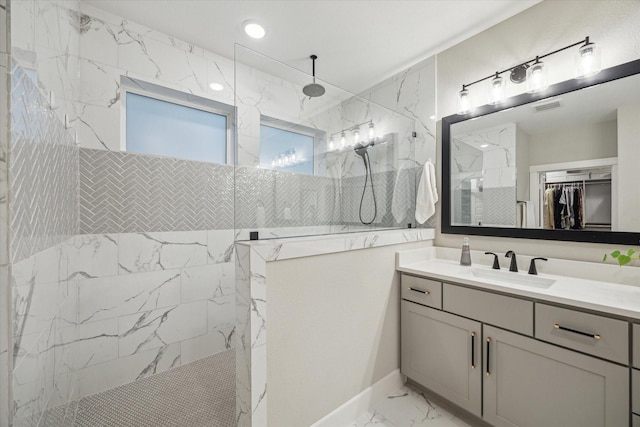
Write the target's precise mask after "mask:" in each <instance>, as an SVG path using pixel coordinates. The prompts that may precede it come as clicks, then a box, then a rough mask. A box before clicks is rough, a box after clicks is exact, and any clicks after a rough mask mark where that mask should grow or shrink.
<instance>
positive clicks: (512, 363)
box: [482, 326, 629, 427]
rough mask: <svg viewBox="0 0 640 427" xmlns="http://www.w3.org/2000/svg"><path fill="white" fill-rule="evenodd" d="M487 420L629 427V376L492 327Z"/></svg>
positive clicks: (486, 344) (487, 345) (486, 343)
mask: <svg viewBox="0 0 640 427" xmlns="http://www.w3.org/2000/svg"><path fill="white" fill-rule="evenodd" d="M483 338H484V339H483V346H482V347H483V356H484V358H483V363H484V365H483V367H482V368H483V371H484V372H485V374H486V375H485V378H484V386H483V390H484V419H485V420H486V421H487V422H489V423H491V424H493V425H494V426H496V427H502V426H509V427H512V426H518V427H540V426H550V427H551V426H558V427H560V426H562V427H573V426H575V427H622V426H628V425H629V370H628V369H627V368H624V367H622V366H619V365H616V364H613V363H610V362H605V361H603V360H600V359H596V358H594V357H590V356H586V355H583V354H579V353H576V352H574V351H571V350H566V349H562V348H559V347H556V346H554V345H550V344H546V343H543V342H540V341H535V340H533V339H531V338H527V337H523V336H520V335H516V334H513V333H510V332H506V331H503V330H501V329H497V328H493V327H488V326H485V327H484V334H483Z"/></svg>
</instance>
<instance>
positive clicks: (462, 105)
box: [458, 85, 473, 114]
mask: <svg viewBox="0 0 640 427" xmlns="http://www.w3.org/2000/svg"><path fill="white" fill-rule="evenodd" d="M472 109H473V106H472V105H471V94H470V93H469V89H467V85H462V90H461V91H460V92H458V114H468V113H470V112H471V110H472Z"/></svg>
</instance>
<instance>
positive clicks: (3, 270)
mask: <svg viewBox="0 0 640 427" xmlns="http://www.w3.org/2000/svg"><path fill="white" fill-rule="evenodd" d="M8 24H9V22H8V15H7V2H6V0H0V28H1V29H2V30H0V31H1V33H0V100H1V101H0V427H8V426H9V407H10V405H9V400H10V376H9V372H10V369H11V368H10V357H9V354H10V353H9V349H10V347H11V340H10V334H9V325H10V313H11V308H10V307H11V297H10V286H9V284H10V280H9V236H8V234H9V227H8V197H7V195H8V187H7V181H8V178H9V177H8V170H7V152H8V149H9V147H8V145H7V144H8V139H9V138H7V135H8V134H9V126H8V121H9V120H8V119H9V96H8V95H9V89H8V87H7V77H8V75H9V69H8V66H9V55H8V53H9V46H8V44H7V40H8V34H7V29H8V28H9V26H8Z"/></svg>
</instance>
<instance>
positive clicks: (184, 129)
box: [122, 77, 233, 164]
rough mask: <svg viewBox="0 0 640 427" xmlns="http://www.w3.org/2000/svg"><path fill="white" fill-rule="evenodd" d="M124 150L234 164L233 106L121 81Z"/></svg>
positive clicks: (156, 87) (134, 81)
mask: <svg viewBox="0 0 640 427" xmlns="http://www.w3.org/2000/svg"><path fill="white" fill-rule="evenodd" d="M122 87H123V89H124V91H123V92H124V103H123V105H124V108H123V118H124V123H125V126H123V130H124V135H122V136H123V138H122V141H123V146H122V149H123V151H128V152H132V153H140V154H152V155H157V156H164V157H174V158H179V159H186V160H197V161H202V162H211V163H222V164H227V163H231V158H230V153H231V152H232V150H231V149H230V139H231V138H230V135H231V132H230V129H231V119H232V112H233V110H232V107H231V106H228V105H225V104H222V103H219V102H215V101H212V100H209V99H206V98H202V97H198V96H194V95H190V94H186V93H183V92H179V91H176V90H172V89H168V88H164V87H161V86H157V85H154V84H150V83H146V82H142V81H139V80H134V79H131V78H128V77H122Z"/></svg>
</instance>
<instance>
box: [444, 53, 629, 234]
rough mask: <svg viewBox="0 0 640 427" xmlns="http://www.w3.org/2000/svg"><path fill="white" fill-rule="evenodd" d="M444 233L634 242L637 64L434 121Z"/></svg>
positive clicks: (620, 66)
mask: <svg viewBox="0 0 640 427" xmlns="http://www.w3.org/2000/svg"><path fill="white" fill-rule="evenodd" d="M442 175H443V176H442V183H443V187H442V232H443V233H452V234H471V235H484V236H502V237H521V238H531V239H549V240H566V241H581V242H598V243H616V244H629V245H637V244H639V243H640V60H636V61H632V62H629V63H626V64H622V65H619V66H616V67H612V68H609V69H606V70H602V71H601V72H600V73H598V74H596V75H595V76H593V77H590V78H587V79H573V80H568V81H566V82H562V83H558V84H555V85H552V86H550V87H549V88H548V89H547V90H545V91H544V92H542V93H540V94H528V93H527V94H522V95H518V96H515V97H511V98H508V99H507V100H505V101H504V102H502V103H501V104H499V105H486V106H483V107H480V108H477V109H476V110H475V111H473V112H472V113H471V114H466V115H453V116H449V117H445V118H443V119H442Z"/></svg>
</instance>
